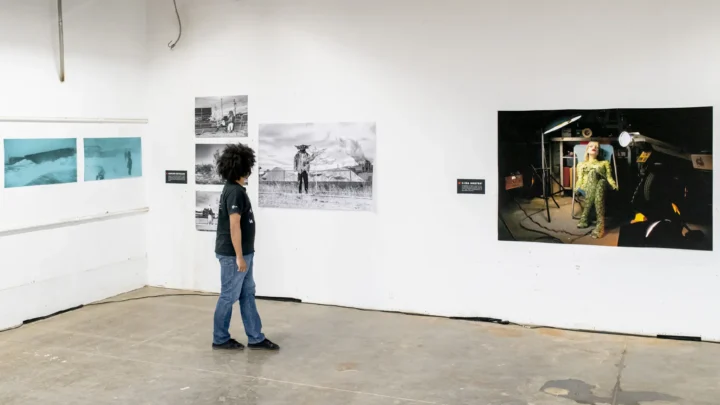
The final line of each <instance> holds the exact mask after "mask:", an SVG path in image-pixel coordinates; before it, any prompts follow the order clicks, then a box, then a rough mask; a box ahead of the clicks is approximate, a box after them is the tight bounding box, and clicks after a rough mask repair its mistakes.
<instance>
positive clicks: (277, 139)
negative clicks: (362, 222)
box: [258, 123, 376, 211]
mask: <svg viewBox="0 0 720 405" xmlns="http://www.w3.org/2000/svg"><path fill="white" fill-rule="evenodd" d="M259 132H260V135H259V142H260V147H259V149H258V166H259V167H258V173H259V177H260V178H259V183H260V190H259V193H260V194H259V205H260V207H270V208H304V209H323V210H348V211H372V210H373V172H374V171H373V170H374V169H373V168H374V165H375V141H376V125H375V123H303V124H265V125H260V131H259Z"/></svg>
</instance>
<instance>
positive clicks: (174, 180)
mask: <svg viewBox="0 0 720 405" xmlns="http://www.w3.org/2000/svg"><path fill="white" fill-rule="evenodd" d="M165 183H167V184H187V170H165Z"/></svg>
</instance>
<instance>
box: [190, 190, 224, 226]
mask: <svg viewBox="0 0 720 405" xmlns="http://www.w3.org/2000/svg"><path fill="white" fill-rule="evenodd" d="M219 208H220V192H219V191H196V192H195V229H197V230H198V231H205V232H216V231H217V216H218V209H219Z"/></svg>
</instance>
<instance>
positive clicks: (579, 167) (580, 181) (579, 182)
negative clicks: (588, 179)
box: [575, 162, 585, 191]
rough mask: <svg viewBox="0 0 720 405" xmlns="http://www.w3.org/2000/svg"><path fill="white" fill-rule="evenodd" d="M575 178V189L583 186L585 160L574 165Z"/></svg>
mask: <svg viewBox="0 0 720 405" xmlns="http://www.w3.org/2000/svg"><path fill="white" fill-rule="evenodd" d="M575 171H576V172H577V173H576V176H577V180H575V191H577V190H580V189H582V188H583V187H584V186H585V162H580V163H578V164H577V166H575Z"/></svg>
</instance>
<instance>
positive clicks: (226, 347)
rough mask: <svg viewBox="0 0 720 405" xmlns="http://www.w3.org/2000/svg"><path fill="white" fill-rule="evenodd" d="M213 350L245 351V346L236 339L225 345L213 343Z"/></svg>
mask: <svg viewBox="0 0 720 405" xmlns="http://www.w3.org/2000/svg"><path fill="white" fill-rule="evenodd" d="M212 348H213V349H214V350H243V349H244V348H245V346H243V345H242V343H240V342H238V341H237V340H235V339H230V340H228V341H227V342H225V343H223V344H217V343H213V345H212Z"/></svg>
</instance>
